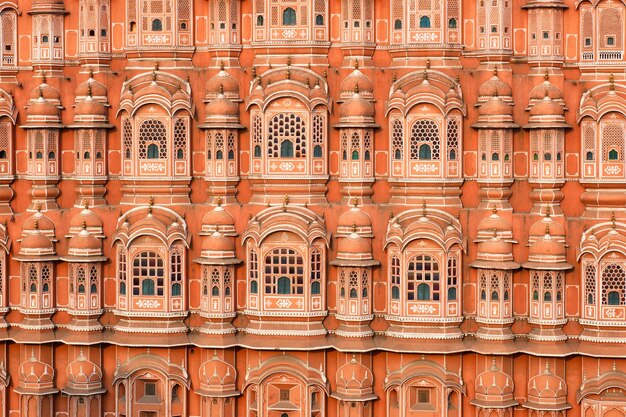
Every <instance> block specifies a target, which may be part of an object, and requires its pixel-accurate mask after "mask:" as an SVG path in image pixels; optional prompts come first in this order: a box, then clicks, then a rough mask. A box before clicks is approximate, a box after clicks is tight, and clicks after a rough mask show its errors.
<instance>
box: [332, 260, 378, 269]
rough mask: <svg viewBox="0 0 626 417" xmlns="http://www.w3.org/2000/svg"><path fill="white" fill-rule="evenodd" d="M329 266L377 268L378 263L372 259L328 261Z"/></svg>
mask: <svg viewBox="0 0 626 417" xmlns="http://www.w3.org/2000/svg"><path fill="white" fill-rule="evenodd" d="M330 265H332V266H355V267H362V268H367V267H372V266H379V265H380V262H379V261H377V260H374V259H364V260H359V259H334V260H332V261H330Z"/></svg>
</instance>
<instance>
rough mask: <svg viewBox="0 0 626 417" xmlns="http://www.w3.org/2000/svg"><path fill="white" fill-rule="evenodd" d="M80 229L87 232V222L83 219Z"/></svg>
mask: <svg viewBox="0 0 626 417" xmlns="http://www.w3.org/2000/svg"><path fill="white" fill-rule="evenodd" d="M82 227H83V230H87V222H86V221H85V219H83V223H82Z"/></svg>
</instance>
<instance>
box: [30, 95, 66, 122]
mask: <svg viewBox="0 0 626 417" xmlns="http://www.w3.org/2000/svg"><path fill="white" fill-rule="evenodd" d="M26 115H27V116H43V117H59V108H58V107H57V106H55V105H54V104H52V103H51V102H50V101H48V100H46V99H45V98H44V97H43V96H40V97H39V98H38V99H37V100H35V102H34V103H32V104H30V105H29V106H28V109H26Z"/></svg>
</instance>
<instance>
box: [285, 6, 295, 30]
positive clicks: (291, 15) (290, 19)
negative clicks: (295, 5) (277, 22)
mask: <svg viewBox="0 0 626 417" xmlns="http://www.w3.org/2000/svg"><path fill="white" fill-rule="evenodd" d="M295 24H296V11H295V10H294V9H292V8H291V7H287V8H286V9H285V10H283V26H295Z"/></svg>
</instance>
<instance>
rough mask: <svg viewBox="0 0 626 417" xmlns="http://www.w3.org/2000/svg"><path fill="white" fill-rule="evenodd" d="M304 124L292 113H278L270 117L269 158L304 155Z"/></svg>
mask: <svg viewBox="0 0 626 417" xmlns="http://www.w3.org/2000/svg"><path fill="white" fill-rule="evenodd" d="M306 134H307V129H306V124H305V121H304V119H303V118H302V117H301V116H299V115H297V114H294V113H279V114H277V115H275V116H274V117H272V118H271V119H270V121H269V126H268V135H267V139H268V141H267V142H268V148H267V153H268V156H269V157H270V158H301V157H304V156H306Z"/></svg>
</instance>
